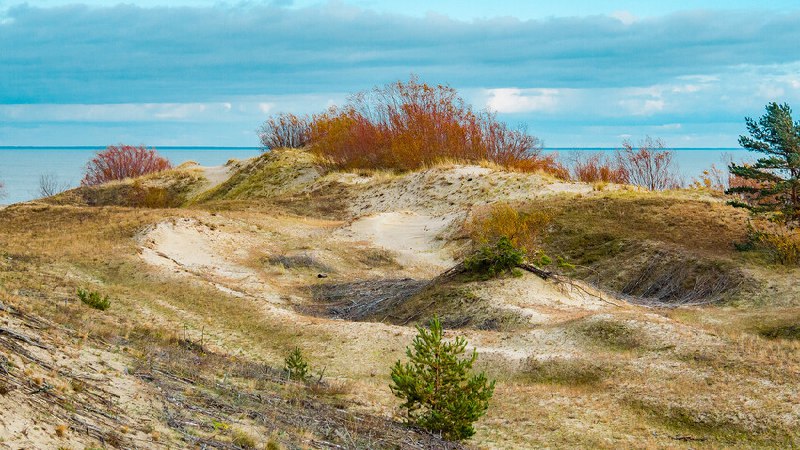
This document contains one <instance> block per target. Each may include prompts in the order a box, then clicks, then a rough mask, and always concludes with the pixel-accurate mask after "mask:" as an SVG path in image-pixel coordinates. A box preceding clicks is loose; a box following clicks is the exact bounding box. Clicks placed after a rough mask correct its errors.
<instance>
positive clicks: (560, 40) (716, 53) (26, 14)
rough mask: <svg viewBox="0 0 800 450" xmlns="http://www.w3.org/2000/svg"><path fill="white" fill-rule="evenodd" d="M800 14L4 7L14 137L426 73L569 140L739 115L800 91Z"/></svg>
mask: <svg viewBox="0 0 800 450" xmlns="http://www.w3.org/2000/svg"><path fill="white" fill-rule="evenodd" d="M797 23H800V12H797V11H795V12H785V13H777V12H758V11H745V12H720V11H687V12H681V13H676V14H671V15H668V16H663V17H654V18H639V17H632V16H631V15H629V14H623V13H614V14H611V15H608V16H602V15H597V16H589V17H573V18H549V19H541V20H519V19H516V18H513V17H505V18H495V19H485V20H472V21H459V20H453V19H450V18H448V17H445V16H441V15H433V14H430V15H427V16H425V17H407V16H402V15H397V14H388V13H376V12H373V11H370V10H366V9H360V8H355V7H352V6H347V5H345V4H343V3H329V4H326V5H323V6H315V7H305V8H284V7H281V6H279V4H272V5H270V6H258V5H256V6H253V5H246V4H245V5H243V6H214V7H178V8H167V7H154V8H141V7H136V6H130V5H127V6H126V5H119V6H113V7H89V6H80V5H73V6H59V7H53V8H35V7H30V6H14V7H11V8H9V9H8V10H7V11H6V12H5V16H4V17H2V18H1V19H0V65H2V67H3V70H2V71H0V117H2V119H3V121H4V122H5V124H4V125H0V144H13V143H15V142H10V141H11V140H13V139H20V138H21V136H24V135H25V133H23V132H21V131H20V129H21V128H23V126H28V127H31V126H34V125H35V126H37V127H40V126H45V125H47V124H48V123H49V124H54V123H58V124H62V125H63V123H64V122H69V121H73V122H79V121H84V122H86V123H92V124H103V123H106V122H115V123H122V122H125V121H131V122H137V123H143V122H147V121H151V122H152V123H165V122H170V123H173V122H175V123H183V124H189V123H209V122H213V121H218V120H219V121H223V122H225V121H229V122H234V121H239V120H241V121H244V122H246V123H247V126H248V127H249V129H251V130H252V129H254V128H255V127H256V126H257V124H258V122H259V121H260V120H262V119H263V117H264V115H265V114H266V113H268V112H274V111H276V110H280V109H282V108H289V107H295V108H297V109H299V110H300V111H304V110H310V109H312V107H313V108H315V109H317V107H320V106H321V107H324V105H325V104H328V103H330V102H331V101H341V99H342V98H343V97H344V94H343V93H346V92H352V91H356V90H361V89H364V88H368V87H370V86H372V85H374V84H382V83H385V82H388V81H391V80H395V79H398V78H405V77H407V76H408V75H409V74H410V73H412V72H413V73H417V74H419V75H420V77H421V78H422V79H424V80H428V81H432V82H442V83H448V84H451V85H453V86H455V87H457V88H459V89H460V90H462V92H464V93H465V94H466V95H467V96H468V97H469V98H470V99H471V100H473V101H474V102H475V103H476V104H477V105H478V106H480V107H483V106H488V107H491V108H493V109H496V110H498V111H499V112H500V113H501V114H503V115H504V116H507V117H508V118H510V119H511V120H512V121H515V120H516V121H524V122H529V123H531V124H532V125H541V126H542V128H543V129H544V126H551V128H550V130H553V128H552V126H553V125H554V124H557V125H556V126H555V127H556V128H558V127H561V129H555V131H553V133H554V134H553V135H554V136H559V137H558V138H557V139H558V142H555V144H557V145H569V144H570V142H566V139H568V138H569V139H575V136H576V135H580V136H582V137H581V138H579V139H575V140H578V141H585V140H586V139H588V138H589V135H588V134H587V133H590V132H591V131H592V130H595V131H597V130H598V129H602V127H612V128H614V127H616V128H619V129H622V128H624V127H626V126H628V127H632V128H635V127H660V126H663V125H665V124H675V123H687V122H688V123H697V124H699V123H707V124H714V123H727V124H732V123H733V122H735V121H739V122H740V121H741V117H742V116H743V115H757V114H759V113H760V111H761V108H762V107H763V105H764V103H766V102H767V101H771V100H779V101H783V100H786V101H792V100H800V46H798V45H797V42H800V27H797ZM109 104H119V105H118V106H117V107H114V108H112V107H108V106H103V105H109ZM54 105H69V106H63V107H61V108H62V109H61V110H59V107H57V106H54ZM224 105H230V107H229V108H226V107H224ZM103 108H106V109H103ZM237 108H238V109H237ZM58 111H61V112H60V113H59V112H58ZM13 124H16V125H13ZM569 124H572V126H573V127H574V128H573V129H574V133H573V132H572V131H568V130H566V129H565V128H564V127H565V126H567V125H569ZM98 126H101V125H98ZM186 126H187V127H188V125H186ZM592 127H595V128H592ZM597 127H600V128H597ZM616 128H614V129H615V130H616ZM687 129H692V127H691V126H689V127H688V128H687V127H683V129H682V130H681V131H680V132H681V133H684V134H683V136H687V134H685V133H686V131H685V130H687ZM654 130H656V131H657V130H660V129H658V128H654ZM720 130H721V128H718V129H716V130H711V131H709V132H707V133H706V135H707V136H708V139H711V137H712V136H717V134H718V133H719V132H720ZM534 131H537V130H535V129H534ZM617 131H618V130H617ZM617 131H603V132H602V133H601V134H599V135H597V136H602V140H603V142H598V143H597V145H604V144H607V142H606V140H609V139H616V137H615V136H616V134H615V133H617ZM633 131H636V130H633ZM673 132H675V133H678V131H676V130H673ZM237 133H238V132H237ZM546 133H547V131H545V132H544V133H540V134H544V136H545V138H546V139H547V134H546ZM676 135H677V134H676ZM232 139H233V138H232ZM236 139H240V138H239V137H238V134H237V137H236ZM253 139H255V138H253ZM562 139H564V142H562V141H561V140H562ZM248 142H250V141H248ZM733 142H735V135H734V136H732V137H731V138H728V141H727V142H726V143H724V144H722V145H728V144H729V143H733ZM239 143H242V142H241V141H237V142H236V144H239ZM575 145H585V144H583V143H582V142H581V143H576V144H575Z"/></svg>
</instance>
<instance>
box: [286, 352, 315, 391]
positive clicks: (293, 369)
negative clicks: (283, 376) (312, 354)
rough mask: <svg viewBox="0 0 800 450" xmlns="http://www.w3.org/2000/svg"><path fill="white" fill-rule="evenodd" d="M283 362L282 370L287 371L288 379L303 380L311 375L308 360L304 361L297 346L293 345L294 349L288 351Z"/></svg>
mask: <svg viewBox="0 0 800 450" xmlns="http://www.w3.org/2000/svg"><path fill="white" fill-rule="evenodd" d="M284 363H285V367H284V368H283V370H285V371H286V372H287V373H288V375H289V379H290V380H295V381H303V382H305V381H308V379H309V378H310V377H311V373H310V370H309V368H308V362H306V360H305V357H303V352H301V351H300V349H299V348H298V347H295V348H294V350H292V352H291V353H289V356H287V357H286V359H285V360H284Z"/></svg>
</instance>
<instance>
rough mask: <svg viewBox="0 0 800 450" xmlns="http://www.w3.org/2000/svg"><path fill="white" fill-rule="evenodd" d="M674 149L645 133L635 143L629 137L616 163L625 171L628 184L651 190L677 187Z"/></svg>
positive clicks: (678, 185)
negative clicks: (637, 142) (639, 140)
mask: <svg viewBox="0 0 800 450" xmlns="http://www.w3.org/2000/svg"><path fill="white" fill-rule="evenodd" d="M674 158H675V152H674V151H671V150H667V149H666V148H665V145H664V141H662V140H661V139H652V138H651V137H649V136H648V137H646V138H645V139H644V140H643V141H641V142H639V144H638V146H634V145H633V144H632V143H631V142H630V141H628V140H626V141H623V143H622V149H620V150H617V154H616V159H617V163H618V164H619V166H620V167H621V169H622V170H624V172H625V177H626V179H627V182H628V183H629V184H635V185H637V186H641V187H643V188H646V189H649V190H651V191H663V190H665V189H675V188H679V187H680V186H681V180H680V175H679V173H678V169H677V167H676V166H675V161H674Z"/></svg>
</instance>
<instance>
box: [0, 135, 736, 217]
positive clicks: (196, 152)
mask: <svg viewBox="0 0 800 450" xmlns="http://www.w3.org/2000/svg"><path fill="white" fill-rule="evenodd" d="M98 150H102V148H101V147H70V148H44V147H0V181H2V182H3V183H4V184H5V189H4V192H5V196H3V197H2V198H0V204H10V203H16V202H21V201H25V200H31V199H34V198H37V197H39V177H40V176H41V175H43V174H52V175H54V176H55V177H57V179H58V180H59V181H60V182H62V183H64V184H66V185H69V186H70V187H75V186H77V185H78V183H79V182H80V180H81V178H83V169H84V167H85V165H86V162H87V161H89V160H90V159H91V158H92V157H93V156H94V154H95V153H96V152H97V151H98ZM547 151H556V152H558V153H559V154H560V155H561V156H562V157H564V158H565V159H568V157H569V154H570V153H572V152H576V151H580V152H610V151H612V150H611V149H603V148H593V149H563V148H562V149H548V150H547ZM158 152H159V153H160V154H161V155H163V156H165V157H167V158H169V160H170V161H171V162H172V163H173V164H174V165H178V164H180V163H182V162H184V161H196V162H198V163H200V164H201V165H204V166H217V165H221V164H225V163H226V162H227V161H228V160H229V159H231V158H237V159H243V158H250V157H252V156H256V155H258V154H259V153H260V151H259V149H258V148H199V147H177V148H176V147H161V148H158ZM726 155H729V156H730V157H732V158H733V159H734V160H735V161H742V160H744V159H746V158H748V152H746V151H744V150H742V149H698V148H693V149H678V150H676V160H677V164H678V167H679V169H680V171H681V173H682V174H683V176H684V178H685V181H687V182H688V181H691V180H692V179H693V178H694V177H696V176H697V175H699V174H700V173H701V172H702V171H703V169H706V168H708V167H710V166H711V164H715V165H716V166H717V167H720V168H723V167H724V165H725V164H724V163H723V157H725V156H726Z"/></svg>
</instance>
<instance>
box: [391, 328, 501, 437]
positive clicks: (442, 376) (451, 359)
mask: <svg viewBox="0 0 800 450" xmlns="http://www.w3.org/2000/svg"><path fill="white" fill-rule="evenodd" d="M442 337H443V333H442V324H441V322H440V321H439V319H438V318H436V317H434V318H433V320H432V321H431V325H430V330H426V329H425V328H423V327H419V326H418V327H417V336H416V337H415V338H414V342H413V343H412V346H411V347H408V348H407V349H406V355H407V356H408V359H409V361H408V362H406V363H405V364H404V363H401V362H400V361H397V362H396V363H395V365H394V367H393V368H392V384H391V385H390V388H391V390H392V392H393V393H394V395H396V396H397V397H399V398H400V399H402V400H403V401H404V403H403V405H402V407H403V408H404V409H405V410H406V413H407V418H408V421H409V422H410V423H412V424H414V425H417V426H419V427H421V428H423V429H426V430H428V431H431V432H433V433H437V434H441V435H442V436H443V437H444V438H446V439H449V440H461V439H466V438H469V437H470V436H472V435H474V434H475V428H474V427H473V426H472V424H473V423H474V422H475V421H476V420H478V419H479V418H480V417H481V416H483V415H484V414H485V413H486V410H487V409H488V408H489V400H490V399H491V397H492V394H493V393H494V385H495V383H494V381H489V380H488V379H487V378H486V375H485V374H484V373H480V374H471V373H470V372H471V370H472V365H473V363H475V360H476V359H477V357H478V354H477V352H476V351H474V350H473V351H472V354H471V355H470V356H468V357H467V358H463V359H462V358H461V355H462V354H464V353H465V349H466V347H467V341H466V340H465V339H464V338H463V337H460V336H459V337H457V338H456V339H455V341H453V342H445V341H443V340H442Z"/></svg>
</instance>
